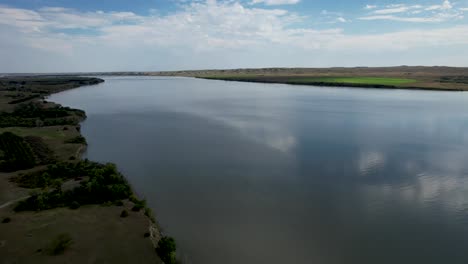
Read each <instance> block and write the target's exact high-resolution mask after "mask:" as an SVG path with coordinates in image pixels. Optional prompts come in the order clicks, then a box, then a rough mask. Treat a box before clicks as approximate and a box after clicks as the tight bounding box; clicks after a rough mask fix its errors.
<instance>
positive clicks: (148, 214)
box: [145, 207, 156, 223]
mask: <svg viewBox="0 0 468 264" xmlns="http://www.w3.org/2000/svg"><path fill="white" fill-rule="evenodd" d="M145 215H146V216H147V217H148V218H149V219H150V220H151V222H153V223H156V218H155V217H154V214H153V210H151V208H148V207H145Z"/></svg>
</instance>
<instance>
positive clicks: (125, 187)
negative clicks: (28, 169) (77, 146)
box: [14, 160, 134, 211]
mask: <svg viewBox="0 0 468 264" xmlns="http://www.w3.org/2000/svg"><path fill="white" fill-rule="evenodd" d="M67 179H76V180H80V181H81V182H80V185H79V186H78V187H75V188H73V189H71V190H62V183H63V181H64V180H67ZM14 181H15V182H18V184H19V185H20V186H23V187H28V188H42V191H39V192H37V193H35V194H33V195H32V196H31V197H29V198H28V199H26V200H24V201H22V202H20V203H19V204H18V205H17V206H16V207H15V210H16V211H40V210H47V209H52V208H56V207H72V208H77V207H79V206H81V205H85V204H102V203H107V202H111V203H113V202H117V201H121V200H122V199H130V198H132V191H131V187H130V185H129V184H128V182H127V180H126V179H125V178H124V177H123V176H122V174H120V173H119V172H118V171H117V169H116V167H115V165H114V164H110V163H108V164H100V163H96V162H90V161H87V160H85V161H80V162H77V163H71V162H64V163H57V164H54V165H50V166H48V168H47V169H45V170H42V171H39V172H35V173H31V174H25V175H22V176H19V177H17V178H15V179H14ZM133 199H134V198H133Z"/></svg>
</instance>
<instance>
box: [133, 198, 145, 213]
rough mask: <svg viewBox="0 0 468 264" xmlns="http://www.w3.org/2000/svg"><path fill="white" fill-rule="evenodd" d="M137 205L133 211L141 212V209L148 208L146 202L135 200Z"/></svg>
mask: <svg viewBox="0 0 468 264" xmlns="http://www.w3.org/2000/svg"><path fill="white" fill-rule="evenodd" d="M133 202H134V203H135V205H134V206H133V208H132V211H134V212H139V211H140V210H141V209H143V208H145V207H146V200H138V199H133Z"/></svg>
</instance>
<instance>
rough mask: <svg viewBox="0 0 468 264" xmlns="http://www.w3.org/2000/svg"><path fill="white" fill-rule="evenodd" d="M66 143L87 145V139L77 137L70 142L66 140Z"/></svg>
mask: <svg viewBox="0 0 468 264" xmlns="http://www.w3.org/2000/svg"><path fill="white" fill-rule="evenodd" d="M65 143H71V144H84V145H87V143H86V138H85V137H83V136H76V137H74V138H70V139H68V140H65Z"/></svg>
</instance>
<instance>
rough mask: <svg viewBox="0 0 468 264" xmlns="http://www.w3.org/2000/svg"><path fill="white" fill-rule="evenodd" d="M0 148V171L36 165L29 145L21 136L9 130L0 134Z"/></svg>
mask: <svg viewBox="0 0 468 264" xmlns="http://www.w3.org/2000/svg"><path fill="white" fill-rule="evenodd" d="M0 150H1V151H2V152H3V157H2V159H1V160H0V171H7V172H10V171H17V170H22V169H29V168H32V167H34V165H36V158H35V156H34V153H33V150H32V148H31V146H30V145H29V144H28V143H27V142H26V141H25V140H24V139H23V138H22V137H20V136H17V135H15V134H13V133H11V132H5V133H2V134H0Z"/></svg>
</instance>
